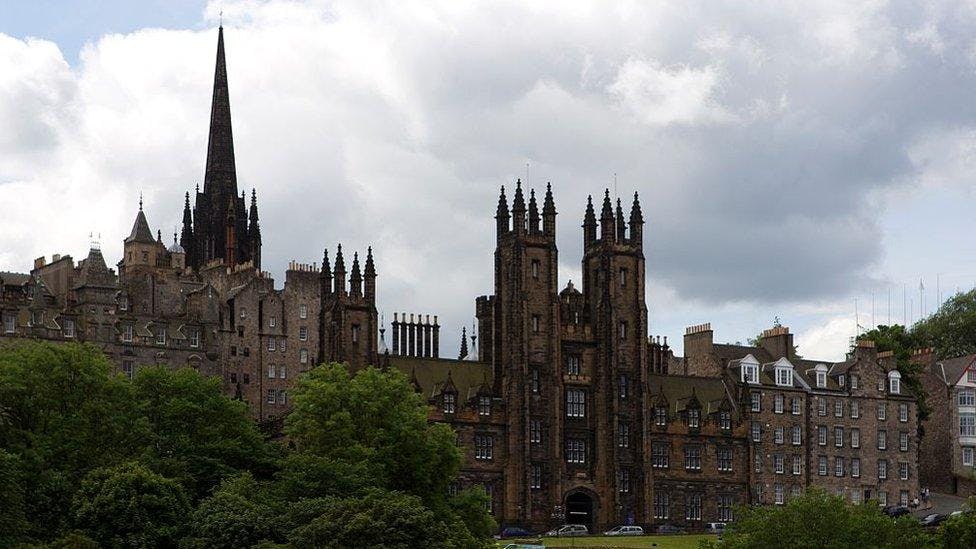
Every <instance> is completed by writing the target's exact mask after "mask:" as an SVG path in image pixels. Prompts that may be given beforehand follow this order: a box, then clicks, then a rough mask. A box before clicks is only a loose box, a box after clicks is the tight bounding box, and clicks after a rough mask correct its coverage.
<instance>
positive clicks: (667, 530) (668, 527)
mask: <svg viewBox="0 0 976 549" xmlns="http://www.w3.org/2000/svg"><path fill="white" fill-rule="evenodd" d="M657 533H658V534H684V533H685V531H684V529H683V528H678V527H677V526H674V525H673V524H662V525H660V526H658V527H657Z"/></svg>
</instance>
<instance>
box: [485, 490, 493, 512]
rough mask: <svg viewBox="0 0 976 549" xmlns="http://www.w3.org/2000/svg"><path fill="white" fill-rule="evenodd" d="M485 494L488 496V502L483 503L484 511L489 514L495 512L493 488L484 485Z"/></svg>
mask: <svg viewBox="0 0 976 549" xmlns="http://www.w3.org/2000/svg"><path fill="white" fill-rule="evenodd" d="M484 489H485V494H487V496H488V501H486V502H485V511H487V512H489V513H494V512H495V487H494V486H492V485H491V484H485V485H484Z"/></svg>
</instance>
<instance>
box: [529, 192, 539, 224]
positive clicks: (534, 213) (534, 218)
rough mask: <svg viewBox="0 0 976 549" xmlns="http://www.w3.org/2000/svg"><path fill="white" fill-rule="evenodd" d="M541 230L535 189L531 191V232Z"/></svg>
mask: <svg viewBox="0 0 976 549" xmlns="http://www.w3.org/2000/svg"><path fill="white" fill-rule="evenodd" d="M538 232H539V206H538V204H536V201H535V189H532V190H530V191H529V234H536V233H538Z"/></svg>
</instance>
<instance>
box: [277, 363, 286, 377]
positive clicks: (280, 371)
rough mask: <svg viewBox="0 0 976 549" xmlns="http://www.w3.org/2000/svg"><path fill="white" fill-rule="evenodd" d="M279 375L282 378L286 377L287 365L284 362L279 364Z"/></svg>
mask: <svg viewBox="0 0 976 549" xmlns="http://www.w3.org/2000/svg"><path fill="white" fill-rule="evenodd" d="M278 377H279V378H281V379H285V365H284V364H282V365H281V366H278Z"/></svg>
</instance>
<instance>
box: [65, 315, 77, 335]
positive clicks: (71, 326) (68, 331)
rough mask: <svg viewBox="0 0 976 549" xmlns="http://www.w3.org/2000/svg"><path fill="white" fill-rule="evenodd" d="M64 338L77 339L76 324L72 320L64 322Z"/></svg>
mask: <svg viewBox="0 0 976 549" xmlns="http://www.w3.org/2000/svg"><path fill="white" fill-rule="evenodd" d="M64 337H65V338H68V339H70V338H73V337H75V322H74V321H73V320H71V319H65V321H64Z"/></svg>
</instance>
